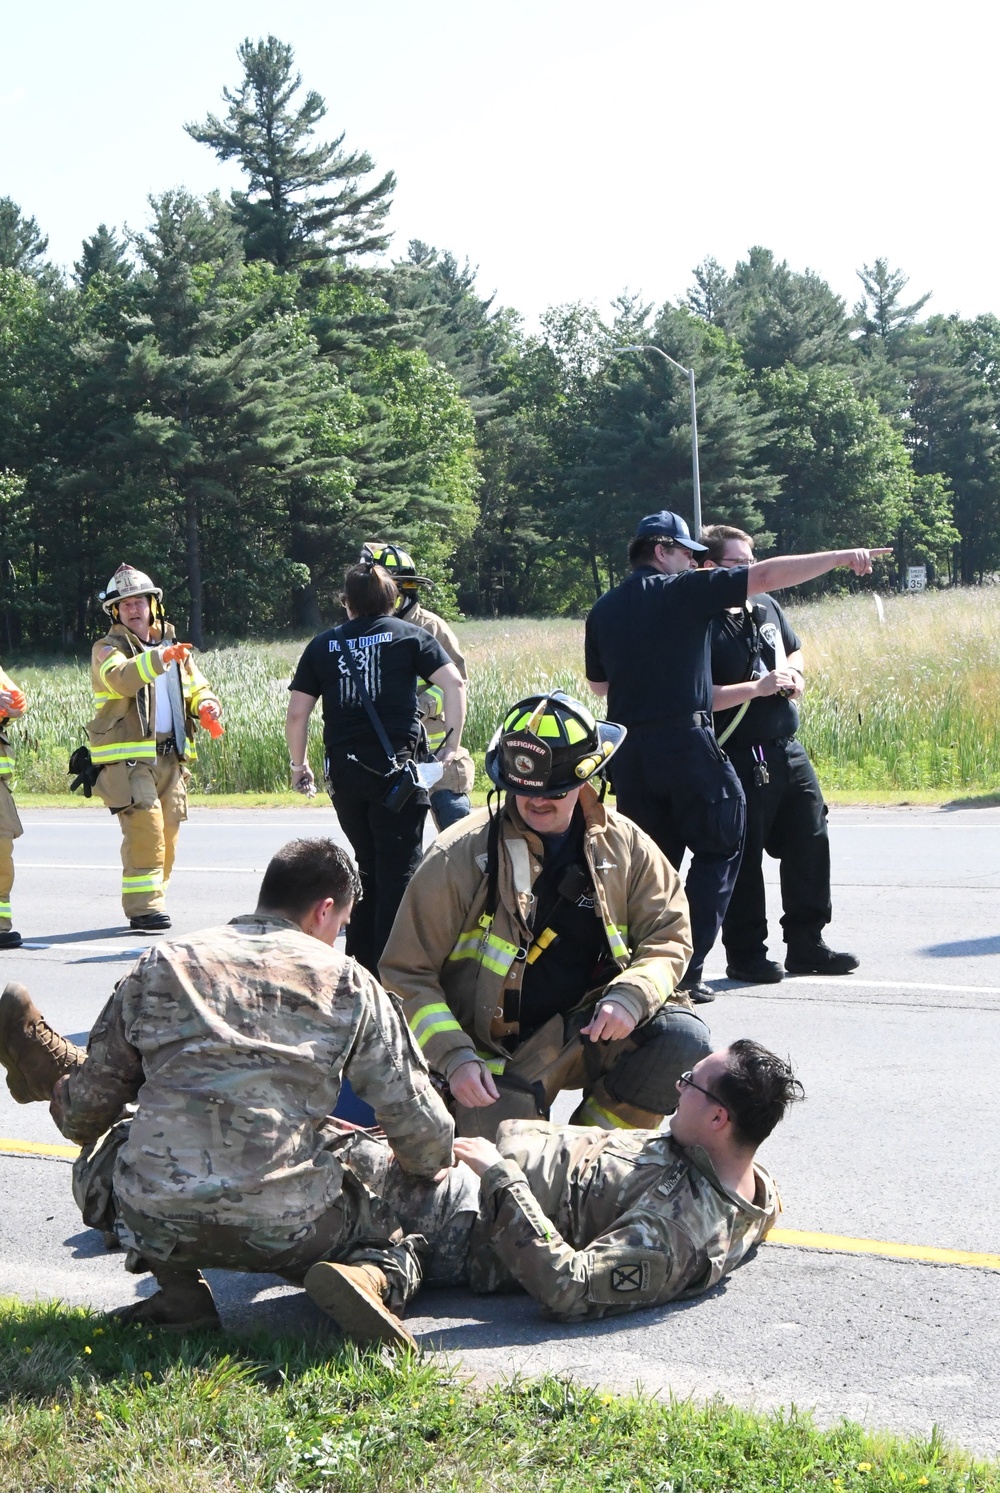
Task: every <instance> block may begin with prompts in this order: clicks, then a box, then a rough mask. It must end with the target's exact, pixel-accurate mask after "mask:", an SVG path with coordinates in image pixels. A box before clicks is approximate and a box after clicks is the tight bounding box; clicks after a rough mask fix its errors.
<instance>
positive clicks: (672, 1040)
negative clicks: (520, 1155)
mask: <svg viewBox="0 0 1000 1493" xmlns="http://www.w3.org/2000/svg"><path fill="white" fill-rule="evenodd" d="M593 1010H594V1008H593V1007H592V1006H591V1007H590V1008H589V1009H588V1010H587V1011H574V1012H573V1013H572V1014H571V1015H569V1016H553V1017H551V1018H550V1020H548V1021H547V1022H546V1023H545V1025H544V1026H541V1027H539V1029H538V1031H537V1032H535V1033H534V1034H533V1035H532V1036H531V1037H529V1038H528V1039H527V1041H525V1042H523V1043H522V1044H521V1046H520V1047H518V1048H517V1049H516V1050H515V1051H514V1053H513V1055H512V1056H511V1057H510V1058H509V1060H508V1061H507V1063H506V1064H505V1066H504V1070H503V1073H501V1074H496V1073H495V1074H494V1082H495V1083H496V1085H497V1087H498V1089H499V1090H500V1098H499V1100H498V1101H497V1102H496V1103H495V1104H490V1105H487V1106H486V1107H484V1108H483V1109H468V1108H466V1106H465V1105H463V1104H456V1103H454V1102H452V1106H451V1107H452V1111H453V1113H454V1115H455V1130H456V1132H457V1134H459V1135H482V1136H485V1137H486V1139H487V1140H495V1139H496V1133H497V1127H498V1125H500V1124H502V1122H503V1121H504V1120H511V1119H546V1120H547V1119H548V1116H549V1109H550V1107H551V1105H552V1103H553V1102H554V1100H555V1098H556V1095H557V1094H558V1093H560V1091H561V1090H563V1089H582V1090H583V1100H582V1102H581V1103H580V1105H579V1106H578V1107H577V1109H576V1111H575V1113H574V1114H573V1115H572V1116H571V1118H570V1122H569V1123H570V1124H571V1125H596V1126H598V1127H599V1128H600V1129H602V1130H618V1129H625V1130H655V1129H657V1128H658V1126H659V1125H660V1122H661V1121H662V1119H663V1116H664V1115H665V1114H670V1113H672V1112H673V1110H674V1109H675V1108H676V1106H677V1087H676V1086H677V1080H678V1078H679V1077H680V1076H681V1074H682V1073H684V1072H686V1071H687V1070H688V1069H689V1068H693V1067H694V1065H695V1063H697V1062H699V1061H700V1060H701V1059H702V1058H703V1057H707V1056H708V1054H709V1053H710V1052H711V1050H712V1044H711V1040H710V1035H709V1030H708V1027H707V1026H706V1025H705V1023H704V1022H703V1021H702V1020H701V1018H700V1017H699V1016H696V1015H695V1013H694V1012H693V1011H690V1010H688V1008H687V1007H686V1006H664V1007H662V1008H661V1010H659V1011H657V1013H656V1015H655V1016H652V1017H650V1019H649V1020H648V1021H644V1022H643V1023H642V1024H641V1025H640V1026H637V1027H636V1028H635V1029H634V1030H633V1031H632V1032H631V1033H630V1034H629V1035H628V1036H627V1037H623V1038H621V1039H620V1040H619V1041H617V1042H591V1041H590V1039H589V1038H588V1037H581V1035H580V1028H581V1027H584V1026H586V1025H587V1023H588V1022H589V1020H590V1018H591V1016H592V1015H593Z"/></svg>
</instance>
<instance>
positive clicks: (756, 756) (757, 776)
mask: <svg viewBox="0 0 1000 1493" xmlns="http://www.w3.org/2000/svg"><path fill="white" fill-rule="evenodd" d="M750 750H751V752H752V753H753V781H754V787H755V788H766V787H767V785H768V783H769V782H770V781H771V774H770V773H769V772H768V770H767V763H766V762H765V760H764V748H763V747H762V746H755V747H751V748H750Z"/></svg>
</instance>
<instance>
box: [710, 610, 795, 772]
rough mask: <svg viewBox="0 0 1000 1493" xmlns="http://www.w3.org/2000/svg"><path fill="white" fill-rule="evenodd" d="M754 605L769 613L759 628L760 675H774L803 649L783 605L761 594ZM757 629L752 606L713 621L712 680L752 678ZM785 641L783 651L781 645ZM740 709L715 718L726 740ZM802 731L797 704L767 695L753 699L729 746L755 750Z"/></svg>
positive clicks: (736, 681)
mask: <svg viewBox="0 0 1000 1493" xmlns="http://www.w3.org/2000/svg"><path fill="white" fill-rule="evenodd" d="M753 604H754V605H755V606H761V607H763V609H764V612H765V614H766V615H765V617H764V620H763V621H762V622H760V623H759V624H758V625H757V627H756V632H757V633H758V634H759V638H760V667H759V669H758V670H757V672H758V673H764V674H768V673H770V671H771V670H772V669H777V668H780V667H781V665H782V664H783V663H784V661H785V659H786V658H787V656H788V654H789V653H794V652H795V651H796V650H797V649H799V648H801V647H802V643H801V641H800V640H799V638H798V637H796V635H795V633H794V632H793V631H792V629H791V627H790V626H789V623H788V619H787V618H786V616H785V614H784V612H783V611H782V610H781V608H780V607H779V605H778V603H777V602H776V601H775V600H774V599H773V598H772V597H770V596H766V595H763V596H755V597H753ZM754 633H755V628H754V626H753V625H752V623H751V621H750V618H749V617H748V615H747V612H746V608H745V607H744V608H741V610H740V611H739V612H724V613H723V614H722V616H721V617H716V619H715V621H714V622H713V623H712V681H713V683H714V684H742V683H743V681H744V680H745V679H749V678H750V677H751V676H750V664H751V660H752V659H753V657H754V655H755V652H756V645H755V637H754ZM779 639H780V642H781V647H780V649H779V648H778V647H777V644H778V641H779ZM739 708H740V707H739V706H738V705H737V706H734V708H733V709H732V710H720V711H719V713H718V714H717V715H716V717H715V730H716V734H717V735H719V736H721V735H722V733H723V731H724V730H725V729H726V727H727V726H728V725H729V722H730V721H731V720H732V719H733V717H734V716H735V715H736V712H737V710H739ZM798 729H799V712H798V710H797V709H796V707H795V703H794V701H792V700H783V699H782V698H781V696H780V695H765V696H763V698H761V699H759V700H751V701H750V708H749V710H748V711H747V712H746V714H745V715H744V717H743V719H742V720H741V721H740V723H739V725H738V726H737V727H736V730H735V731H734V732H733V734H732V736H730V737H729V739H728V740H727V742H726V750H727V751H728V750H729V748H730V747H741V746H753V745H754V744H755V743H757V742H764V741H776V740H777V739H778V738H779V737H783V736H794V735H795V733H796V731H797V730H798Z"/></svg>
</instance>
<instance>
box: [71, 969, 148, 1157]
mask: <svg viewBox="0 0 1000 1493" xmlns="http://www.w3.org/2000/svg"><path fill="white" fill-rule="evenodd" d="M130 979H131V976H126V978H125V979H124V980H122V981H121V982H120V983H119V984H118V986H117V987H116V988H115V991H114V994H113V995H112V997H111V999H110V1000H109V1001H108V1003H107V1005H106V1006H105V1007H104V1010H103V1011H102V1012H101V1014H100V1016H98V1018H97V1020H96V1021H95V1022H94V1025H93V1028H92V1030H91V1033H90V1040H89V1041H88V1043H87V1060H86V1062H84V1063H81V1065H80V1067H79V1068H75V1069H74V1070H73V1072H72V1073H71V1074H70V1075H69V1079H68V1083H67V1093H66V1097H65V1100H64V1103H63V1109H62V1116H61V1118H60V1121H59V1128H60V1130H61V1131H62V1133H63V1135H65V1136H66V1137H67V1139H68V1140H72V1141H76V1143H77V1145H79V1146H85V1145H88V1144H89V1143H90V1142H91V1141H95V1140H97V1139H98V1137H99V1136H101V1135H103V1134H104V1132H105V1131H106V1130H109V1129H110V1128H111V1126H112V1125H113V1124H114V1122H115V1121H116V1120H117V1119H118V1117H119V1115H120V1114H121V1112H122V1110H123V1109H124V1107H125V1105H126V1104H130V1103H131V1102H132V1101H133V1100H134V1099H135V1097H136V1095H137V1094H138V1092H139V1089H140V1088H141V1087H142V1081H143V1072H142V1059H141V1057H140V1056H139V1054H138V1052H137V1051H136V1050H135V1048H134V1047H133V1046H132V1044H131V1043H130V1042H129V1040H128V1038H127V1037H126V1035H125V1021H124V1015H123V1011H122V1002H123V999H124V995H125V990H126V987H127V986H128V984H129V981H130Z"/></svg>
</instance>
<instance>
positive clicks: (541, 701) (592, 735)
mask: <svg viewBox="0 0 1000 1493" xmlns="http://www.w3.org/2000/svg"><path fill="white" fill-rule="evenodd" d="M624 740H625V727H624V726H617V725H615V723H614V722H613V721H598V720H595V719H594V717H593V716H592V715H591V713H590V711H589V710H588V709H587V707H586V705H582V704H581V703H580V701H579V700H574V699H573V698H572V696H570V695H566V694H564V693H563V692H562V690H555V691H554V692H553V693H552V694H551V695H529V696H528V698H527V699H526V700H519V701H518V702H517V704H516V705H515V706H513V707H512V708H511V710H510V711H509V712H508V714H507V716H506V718H505V719H504V722H503V724H502V725H501V726H500V727H499V729H498V730H497V732H496V734H495V735H494V737H493V740H492V741H491V742H490V744H489V747H488V748H487V751H486V774H487V776H488V777H489V778H490V780H491V781H492V782H494V783H495V784H496V786H497V787H498V788H504V789H506V790H507V791H508V792H510V793H520V794H522V795H523V796H524V797H525V798H547V797H551V796H553V795H556V794H561V793H568V792H569V790H570V789H571V788H579V787H580V785H581V784H582V783H585V782H586V781H587V780H588V778H592V777H594V776H595V774H597V773H599V772H601V771H602V770H603V769H604V767H605V766H606V765H607V763H608V762H609V761H610V759H611V758H612V757H613V756H614V754H615V752H616V751H617V750H618V748H619V747H620V746H621V744H622V742H623V741H624Z"/></svg>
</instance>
